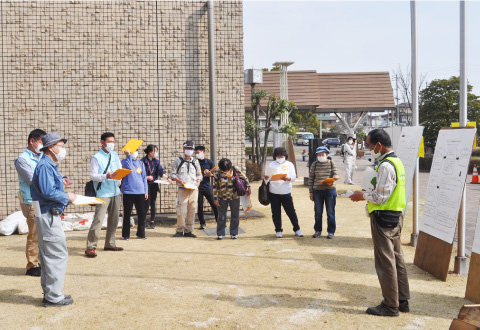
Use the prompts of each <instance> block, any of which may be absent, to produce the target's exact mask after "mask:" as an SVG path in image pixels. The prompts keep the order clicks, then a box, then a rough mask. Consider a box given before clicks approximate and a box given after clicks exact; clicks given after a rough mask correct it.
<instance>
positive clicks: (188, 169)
mask: <svg viewBox="0 0 480 330" xmlns="http://www.w3.org/2000/svg"><path fill="white" fill-rule="evenodd" d="M178 158H179V159H180V165H178V167H177V173H178V170H179V169H180V167H182V165H183V163H187V172H190V163H191V164H192V165H193V167H194V168H195V172H197V171H198V169H197V165H195V159H194V160H193V162H188V161H187V160H186V159H185V158H182V157H178Z"/></svg>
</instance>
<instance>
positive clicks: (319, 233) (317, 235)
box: [312, 231, 322, 238]
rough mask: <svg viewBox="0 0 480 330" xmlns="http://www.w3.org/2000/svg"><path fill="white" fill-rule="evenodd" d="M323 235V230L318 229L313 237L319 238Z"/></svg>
mask: <svg viewBox="0 0 480 330" xmlns="http://www.w3.org/2000/svg"><path fill="white" fill-rule="evenodd" d="M321 236H322V232H321V231H316V232H315V234H313V236H312V237H313V238H319V237H321Z"/></svg>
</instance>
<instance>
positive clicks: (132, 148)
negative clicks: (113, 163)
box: [122, 139, 143, 154]
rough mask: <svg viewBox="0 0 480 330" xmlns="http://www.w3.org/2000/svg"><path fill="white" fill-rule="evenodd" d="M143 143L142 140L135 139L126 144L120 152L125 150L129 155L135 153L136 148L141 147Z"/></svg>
mask: <svg viewBox="0 0 480 330" xmlns="http://www.w3.org/2000/svg"><path fill="white" fill-rule="evenodd" d="M142 143H143V141H142V140H137V139H130V141H128V143H127V144H126V145H125V146H124V147H123V148H122V151H125V150H127V149H128V150H130V153H132V154H133V153H134V152H135V151H137V149H138V147H140V146H141V145H142Z"/></svg>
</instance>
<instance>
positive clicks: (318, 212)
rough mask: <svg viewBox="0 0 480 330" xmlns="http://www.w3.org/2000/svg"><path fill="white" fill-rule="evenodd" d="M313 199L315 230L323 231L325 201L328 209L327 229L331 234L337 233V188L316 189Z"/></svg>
mask: <svg viewBox="0 0 480 330" xmlns="http://www.w3.org/2000/svg"><path fill="white" fill-rule="evenodd" d="M313 201H314V202H315V226H313V228H314V229H315V231H319V232H321V231H322V215H323V204H324V203H325V209H326V210H327V223H328V227H327V231H328V232H329V233H331V234H334V233H335V229H336V224H335V204H336V202H337V190H336V189H326V190H314V191H313Z"/></svg>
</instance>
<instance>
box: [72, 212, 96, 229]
mask: <svg viewBox="0 0 480 330" xmlns="http://www.w3.org/2000/svg"><path fill="white" fill-rule="evenodd" d="M94 215H95V214H94V213H85V214H78V216H79V217H80V220H79V221H76V222H74V223H73V230H88V229H90V227H91V226H92V222H93V216H94Z"/></svg>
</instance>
